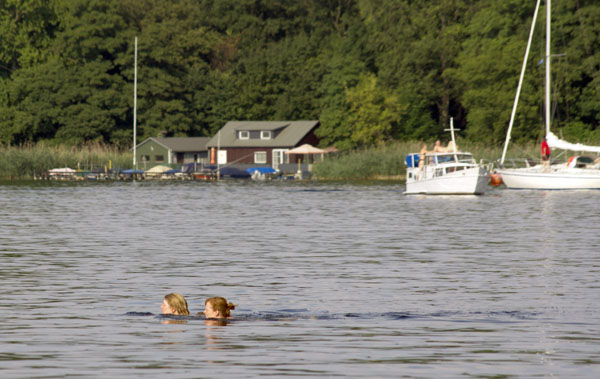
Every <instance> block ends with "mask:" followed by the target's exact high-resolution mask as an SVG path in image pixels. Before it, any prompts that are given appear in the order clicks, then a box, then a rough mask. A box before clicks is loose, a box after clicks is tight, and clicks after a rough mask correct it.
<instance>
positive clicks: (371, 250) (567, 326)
mask: <svg viewBox="0 0 600 379" xmlns="http://www.w3.org/2000/svg"><path fill="white" fill-rule="evenodd" d="M403 190H404V185H403V184H341V183H340V184H322V183H301V182H268V183H255V182H251V181H238V182H219V183H205V182H170V183H140V182H138V183H47V182H30V183H21V184H14V183H4V184H3V185H0V263H1V264H0V280H1V288H2V296H1V297H0V309H1V311H2V324H1V327H0V331H1V333H0V376H1V377H11V378H19V377H23V378H25V377H65V376H66V377H70V376H83V377H107V376H112V377H126V376H129V377H136V376H150V377H162V378H165V377H169V378H186V377H258V376H315V377H333V376H345V377H401V376H407V377H459V376H460V377H487V376H517V377H562V378H567V377H568V378H573V377H590V378H592V377H598V376H599V375H600V284H599V279H600V252H599V251H600V233H599V232H598V225H599V221H600V191H587V192H560V191H555V192H552V191H549V192H548V191H510V190H506V189H496V188H490V190H489V192H488V193H486V195H484V196H480V197H475V196H456V197H426V196H405V195H403V194H402V192H403ZM169 292H179V293H181V294H183V295H184V296H185V297H186V298H187V300H188V303H189V305H190V310H191V311H192V312H194V313H195V312H198V311H201V310H203V307H204V299H206V298H207V297H211V296H224V297H226V298H227V299H228V300H230V301H232V302H234V303H235V304H237V308H236V310H235V311H233V314H234V319H233V320H232V321H230V322H229V323H227V324H226V325H211V324H210V323H206V322H205V321H204V320H203V319H202V318H200V317H190V318H177V317H175V318H166V317H161V316H159V315H158V314H159V313H160V303H161V302H162V299H163V297H164V295H166V294H167V293H169ZM148 312H151V313H153V314H148Z"/></svg>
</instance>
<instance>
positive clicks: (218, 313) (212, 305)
mask: <svg viewBox="0 0 600 379" xmlns="http://www.w3.org/2000/svg"><path fill="white" fill-rule="evenodd" d="M204 306H205V307H204V315H205V316H206V317H207V318H231V311H232V310H234V309H235V305H234V304H232V303H231V302H227V300H226V299H225V298H224V297H211V298H209V299H206V301H205V302H204Z"/></svg>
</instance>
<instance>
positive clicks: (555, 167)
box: [496, 0, 600, 190]
mask: <svg viewBox="0 0 600 379" xmlns="http://www.w3.org/2000/svg"><path fill="white" fill-rule="evenodd" d="M539 7H540V0H538V1H537V5H536V8H535V13H534V17H533V21H532V23H531V31H530V34H529V40H528V43H527V49H526V51H525V57H524V59H523V66H522V69H521V76H520V79H519V85H518V87H517V94H516V96H515V101H514V104H513V110H512V114H511V118H510V123H509V126H508V132H507V135H506V142H505V144H504V151H503V153H502V159H501V160H500V166H501V167H500V168H499V169H498V170H496V171H497V173H499V174H500V176H501V177H502V182H504V184H505V185H506V187H508V188H512V189H547V190H561V189H600V164H599V163H598V159H594V158H590V157H585V156H583V157H581V156H572V157H571V158H570V159H569V161H568V162H565V163H555V164H550V162H548V163H546V164H543V163H540V164H536V163H534V164H531V162H529V161H527V160H523V161H522V162H524V163H525V164H524V167H520V166H517V167H508V165H505V162H504V160H505V157H506V150H507V147H508V142H509V141H510V133H511V130H512V125H513V122H514V118H515V113H516V110H517V104H518V101H519V94H520V92H521V86H522V83H523V76H524V74H525V68H526V66H527V57H528V55H529V50H530V47H531V39H532V36H533V30H534V26H535V21H536V18H537V14H538V10H539ZM550 11H551V1H550V0H547V1H546V56H545V58H544V60H545V62H546V67H545V68H546V81H545V86H546V94H545V102H546V104H545V108H546V109H545V118H546V120H545V121H546V141H547V143H548V146H549V147H550V148H554V149H562V150H570V151H576V152H579V151H586V152H595V153H600V146H586V145H582V144H579V143H577V144H574V143H570V142H567V141H563V140H561V139H559V138H558V137H557V136H556V135H554V134H553V133H552V132H551V131H550V124H551V118H550V88H551V87H550V59H551V57H552V55H551V54H550V21H551V17H550V14H551V12H550ZM513 162H514V161H513Z"/></svg>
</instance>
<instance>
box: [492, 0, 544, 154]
mask: <svg viewBox="0 0 600 379" xmlns="http://www.w3.org/2000/svg"><path fill="white" fill-rule="evenodd" d="M540 2H541V0H537V3H536V5H535V12H533V20H532V21H531V30H530V31H529V39H528V40H527V49H525V57H524V58H523V66H522V67H521V76H520V77H519V85H518V86H517V94H516V95H515V102H514V103H513V109H512V112H511V114H510V122H509V123H508V131H507V132H506V141H505V142H504V150H503V151H502V159H500V164H504V158H505V157H506V150H507V149H508V142H509V141H510V133H511V132H512V127H513V123H514V122H515V114H516V113H517V104H518V103H519V95H520V94H521V87H522V86H523V77H524V76H525V68H527V58H528V57H529V50H530V49H531V40H532V39H533V30H534V29H535V21H536V20H537V15H538V11H539V9H540Z"/></svg>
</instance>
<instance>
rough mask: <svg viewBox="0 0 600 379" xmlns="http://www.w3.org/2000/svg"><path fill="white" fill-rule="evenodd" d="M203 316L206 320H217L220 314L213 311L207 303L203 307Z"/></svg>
mask: <svg viewBox="0 0 600 379" xmlns="http://www.w3.org/2000/svg"><path fill="white" fill-rule="evenodd" d="M204 316H205V317H206V318H219V317H221V314H220V313H219V312H217V311H215V310H214V309H213V306H212V304H211V303H210V301H209V302H208V303H206V305H205V306H204Z"/></svg>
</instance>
